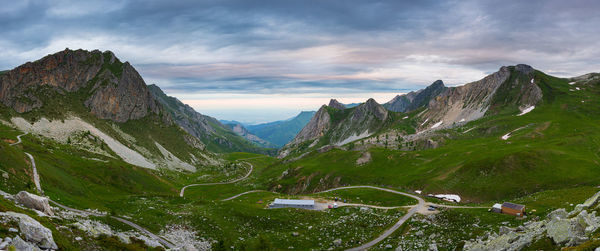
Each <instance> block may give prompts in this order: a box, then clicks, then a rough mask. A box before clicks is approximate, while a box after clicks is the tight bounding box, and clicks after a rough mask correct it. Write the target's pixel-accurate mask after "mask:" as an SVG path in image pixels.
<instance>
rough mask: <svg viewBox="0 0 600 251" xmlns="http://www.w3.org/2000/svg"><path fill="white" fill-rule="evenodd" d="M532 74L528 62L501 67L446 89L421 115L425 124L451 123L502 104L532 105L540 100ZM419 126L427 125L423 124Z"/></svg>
mask: <svg viewBox="0 0 600 251" xmlns="http://www.w3.org/2000/svg"><path fill="white" fill-rule="evenodd" d="M534 73H535V70H534V69H533V68H532V67H531V66H528V65H523V64H519V65H517V66H509V67H506V66H503V67H501V68H500V70H499V71H497V72H495V73H493V74H491V75H488V76H486V77H485V78H483V79H481V80H479V81H476V82H472V83H468V84H465V85H463V86H458V87H451V88H446V89H445V90H444V91H443V92H442V93H440V94H439V95H438V96H436V97H435V98H433V99H431V100H430V102H429V104H428V105H427V107H428V109H427V111H426V112H425V113H424V114H423V115H422V116H421V117H422V118H423V121H425V120H426V119H427V120H428V121H429V123H435V122H437V121H443V122H444V125H451V124H453V123H455V122H468V121H472V120H475V119H479V118H481V117H483V116H484V115H486V114H488V113H495V112H497V111H498V109H503V108H505V107H512V106H517V107H519V108H525V107H528V106H533V105H536V104H537V103H538V102H539V101H540V100H542V95H543V93H542V90H541V89H540V87H538V85H537V84H535V80H534V77H535V74H534ZM511 93H513V94H511ZM514 93H517V94H518V95H514ZM422 126H425V127H427V126H429V124H427V123H423V125H422Z"/></svg>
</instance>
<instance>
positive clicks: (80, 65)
mask: <svg viewBox="0 0 600 251" xmlns="http://www.w3.org/2000/svg"><path fill="white" fill-rule="evenodd" d="M41 87H50V88H51V89H53V90H54V91H56V92H59V93H72V92H77V91H80V90H82V89H86V88H89V87H91V89H90V91H89V93H85V95H88V97H87V99H86V101H85V102H84V104H85V106H86V107H88V108H89V109H90V111H91V113H92V114H94V115H96V116H97V117H99V118H102V119H110V120H112V121H115V122H126V121H128V120H130V119H139V118H142V117H145V116H146V115H147V114H149V113H155V114H158V113H159V112H160V111H159V109H160V106H159V105H158V103H157V102H156V101H155V100H154V99H153V98H152V96H151V95H150V92H149V91H148V89H147V87H146V84H145V83H144V80H143V79H142V77H141V76H140V75H139V74H138V72H137V71H136V70H135V69H134V68H133V67H132V66H131V65H130V64H129V63H127V62H126V63H121V62H120V61H119V59H117V58H116V57H115V56H114V54H113V53H112V52H110V51H106V52H100V51H98V50H95V51H91V52H90V51H85V50H76V51H72V50H69V49H66V50H64V51H61V52H58V53H55V54H53V55H48V56H46V57H44V58H42V59H40V60H37V61H35V62H28V63H26V64H24V65H21V66H19V67H17V68H15V69H13V70H11V71H9V72H7V73H5V74H3V75H0V101H1V102H2V103H3V104H4V105H5V106H8V107H11V108H13V109H14V110H15V111H17V112H19V113H24V112H29V111H32V110H34V109H36V108H40V107H42V106H43V105H44V102H43V98H44V97H43V93H36V90H38V89H39V88H41Z"/></svg>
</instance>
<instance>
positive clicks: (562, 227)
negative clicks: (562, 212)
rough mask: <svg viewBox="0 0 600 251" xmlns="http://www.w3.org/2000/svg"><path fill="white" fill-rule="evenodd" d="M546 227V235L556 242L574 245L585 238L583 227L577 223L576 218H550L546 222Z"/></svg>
mask: <svg viewBox="0 0 600 251" xmlns="http://www.w3.org/2000/svg"><path fill="white" fill-rule="evenodd" d="M546 229H547V232H548V237H550V238H551V239H552V240H553V241H554V243H556V244H560V245H566V246H575V245H579V244H581V243H583V242H585V240H587V237H586V236H585V232H584V228H583V226H581V225H580V224H579V223H578V220H577V219H576V218H573V219H570V220H569V219H554V220H551V221H550V222H548V225H547V227H546Z"/></svg>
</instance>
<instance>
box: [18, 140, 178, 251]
mask: <svg viewBox="0 0 600 251" xmlns="http://www.w3.org/2000/svg"><path fill="white" fill-rule="evenodd" d="M25 135H27V133H24V134H21V135H18V136H17V142H15V143H12V144H10V145H11V146H14V145H17V144H20V143H21V142H22V140H21V136H25ZM24 153H25V155H27V156H28V157H29V160H31V166H32V168H33V181H34V183H35V187H36V188H37V190H38V192H40V194H44V191H43V190H42V187H41V185H40V176H39V175H38V172H37V168H36V166H35V160H34V159H33V156H31V154H29V153H27V152H24ZM48 200H49V201H50V202H52V203H53V204H55V205H57V206H58V207H60V208H62V209H65V210H68V211H72V212H76V213H79V214H83V215H86V216H87V215H93V216H100V217H103V216H106V215H105V214H99V213H93V212H88V211H83V210H79V209H75V208H71V207H67V206H65V205H63V204H60V203H58V202H56V201H54V200H52V199H50V198H48ZM110 217H111V218H113V219H115V220H118V221H120V222H122V223H125V224H127V225H129V226H131V227H132V228H135V229H137V230H138V231H140V232H142V233H144V234H146V235H148V236H149V237H150V238H152V239H155V240H156V241H158V242H159V243H160V244H162V245H163V246H165V247H167V248H174V247H175V245H173V243H171V242H169V241H167V240H165V239H163V238H162V237H160V236H158V235H155V234H153V233H152V232H150V231H148V230H147V229H145V228H143V227H141V226H140V225H138V224H135V223H133V222H131V221H128V220H126V219H123V218H119V217H116V216H110Z"/></svg>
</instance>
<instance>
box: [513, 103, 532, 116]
mask: <svg viewBox="0 0 600 251" xmlns="http://www.w3.org/2000/svg"><path fill="white" fill-rule="evenodd" d="M534 108H535V105H532V106H530V107H527V108H525V109H523V110H522V111H521V113H519V114H518V115H517V116H522V115H525V114H527V113H529V112H531V111H533V109H534Z"/></svg>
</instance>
